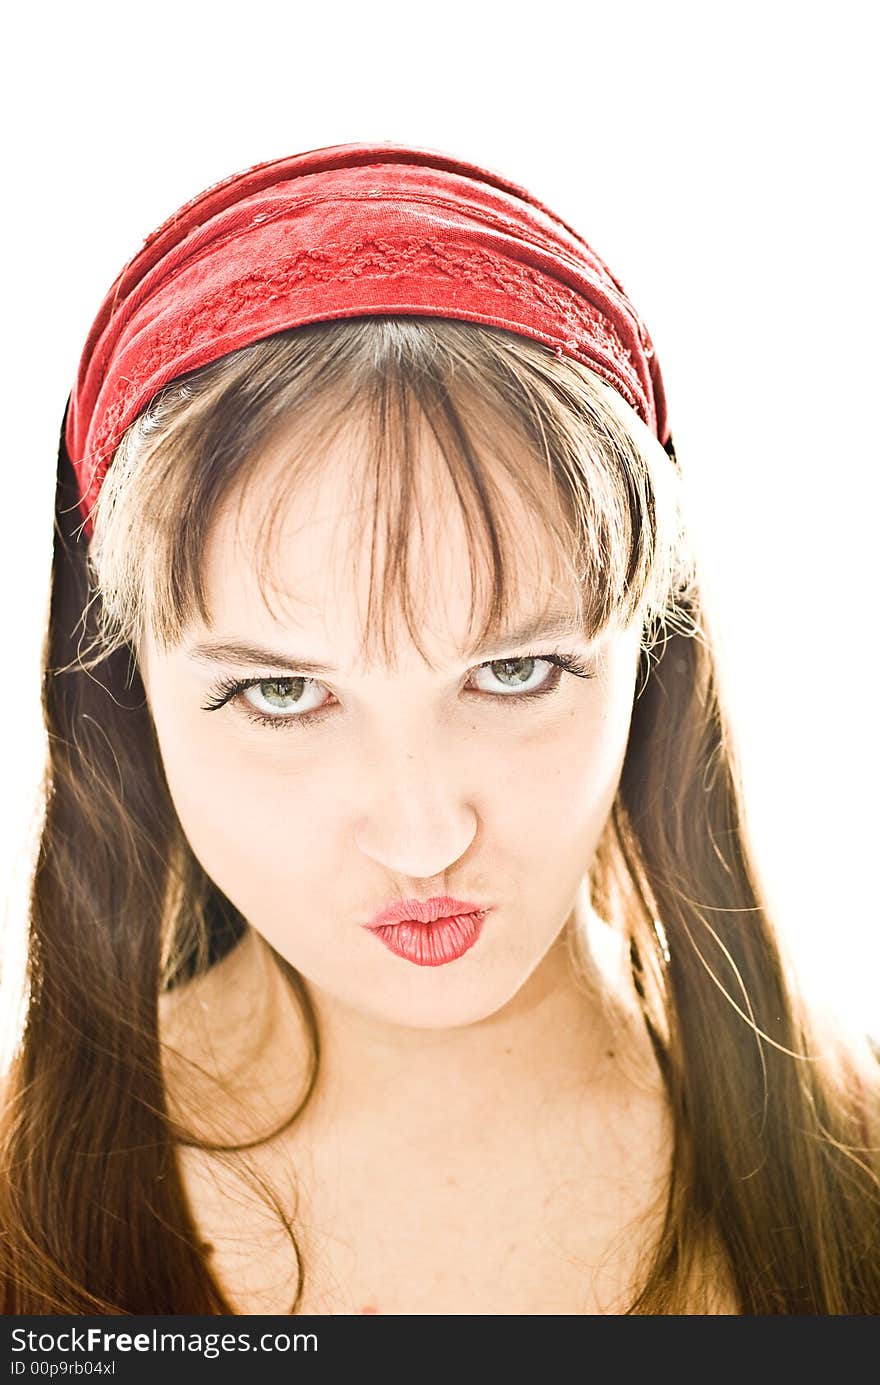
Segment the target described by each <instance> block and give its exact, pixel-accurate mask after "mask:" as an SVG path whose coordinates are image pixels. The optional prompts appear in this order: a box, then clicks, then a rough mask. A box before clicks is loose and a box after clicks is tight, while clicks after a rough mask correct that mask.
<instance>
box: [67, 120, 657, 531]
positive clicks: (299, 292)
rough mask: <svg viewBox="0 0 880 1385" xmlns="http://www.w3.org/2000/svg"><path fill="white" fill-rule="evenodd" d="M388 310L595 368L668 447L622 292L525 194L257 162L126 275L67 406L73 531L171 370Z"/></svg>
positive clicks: (440, 172) (469, 168)
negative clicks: (512, 339) (505, 338)
mask: <svg viewBox="0 0 880 1385" xmlns="http://www.w3.org/2000/svg"><path fill="white" fill-rule="evenodd" d="M378 313H398V314H411V315H417V316H421V317H447V318H461V319H464V320H466V321H469V322H482V323H486V324H488V325H490V326H496V327H504V328H506V329H507V330H508V331H511V332H516V333H519V334H520V335H521V336H525V337H532V338H534V339H535V340H536V341H540V342H545V343H547V344H548V345H550V346H552V347H553V348H554V349H555V351H556V353H557V355H563V354H564V355H569V356H572V357H574V359H575V360H578V361H581V362H582V363H583V364H584V365H588V366H590V367H591V369H593V370H594V371H595V372H596V373H597V374H598V375H600V376H602V377H603V378H604V379H605V380H606V381H607V382H608V383H609V384H610V385H612V386H613V387H614V388H615V389H616V390H617V391H618V392H619V393H620V394H621V395H622V396H623V398H624V399H625V400H626V402H627V403H628V404H629V405H631V407H632V408H633V409H634V410H635V411H636V412H637V413H638V414H639V415H640V416H641V418H642V419H643V420H644V422H645V423H646V424H647V426H648V427H649V428H650V429H651V431H652V432H653V433H655V434H656V436H657V437H658V438H659V440H660V441H661V443H663V444H664V445H665V444H666V443H667V442H668V441H669V428H668V425H667V420H666V400H665V394H664V390H663V381H662V378H661V375H660V367H659V365H658V362H657V358H656V356H655V355H654V350H653V347H652V344H651V339H650V337H649V335H648V331H647V328H646V327H645V326H644V324H643V323H642V322H641V320H640V318H639V316H638V314H637V313H636V311H635V309H634V308H633V306H632V304H631V303H630V301H629V299H628V298H627V296H626V294H625V292H624V290H623V288H622V286H621V284H620V283H619V281H618V280H617V279H615V277H614V276H613V274H612V273H611V271H610V270H609V269H608V268H607V266H606V265H605V264H604V263H603V262H602V260H600V259H599V257H598V255H596V253H595V252H594V251H593V250H591V249H590V247H589V245H587V243H586V241H584V240H582V239H581V237H580V236H579V235H578V234H577V232H576V231H573V230H572V229H571V227H570V226H568V225H566V223H565V222H564V221H561V220H560V219H559V218H558V217H557V216H556V215H555V214H554V213H553V212H551V211H550V210H548V208H546V207H545V206H543V205H542V204H541V203H540V202H538V201H537V200H536V199H535V198H534V197H532V195H531V194H530V193H529V192H527V191H526V190H525V189H524V188H521V187H518V186H517V185H516V184H514V183H511V182H508V181H507V180H506V179H505V178H502V177H501V176H500V175H498V174H497V173H492V172H489V171H487V170H486V169H483V168H478V167H476V166H475V165H474V164H469V163H463V162H462V161H461V160H458V159H453V158H451V157H449V156H448V155H445V154H442V153H439V152H437V151H432V150H424V149H411V148H408V147H407V146H405V145H397V144H379V145H373V144H338V145H331V146H329V147H328V148H325V149H313V150H310V151H308V152H307V153H304V154H295V155H293V156H292V157H290V158H284V159H275V160H272V161H269V162H267V163H262V164H257V165H256V166H255V167H253V168H250V169H247V170H246V171H245V172H243V173H237V174H234V175H233V176H232V177H230V178H226V179H224V180H223V181H222V182H220V183H217V184H215V185H214V186H213V187H211V188H208V189H207V190H206V191H205V192H203V193H201V194H200V195H199V196H197V197H194V198H193V199H192V201H190V202H187V203H186V204H185V205H184V206H183V207H181V208H180V210H179V211H177V212H175V213H174V215H173V216H171V217H169V219H168V220H167V221H166V222H164V223H163V225H162V226H160V227H159V228H158V230H156V231H154V232H153V234H152V235H151V236H149V237H148V238H147V240H146V241H145V242H144V244H143V246H142V248H141V249H140V250H139V251H138V253H137V254H136V255H135V256H134V258H133V259H131V260H130V261H129V263H128V264H127V265H126V266H125V268H124V269H123V270H122V272H121V273H120V274H119V276H118V278H117V279H116V282H115V283H114V285H113V287H112V288H111V289H110V291H109V293H108V294H107V296H106V298H105V299H104V302H103V303H102V305H101V308H100V310H99V312H98V315H97V317H96V319H95V322H94V324H93V326H92V329H91V331H90V332H89V336H88V339H87V341H86V345H85V349H84V351H83V355H82V359H81V361H80V365H79V371H78V373H77V378H76V384H75V387H74V389H73V392H72V394H71V397H70V404H69V408H68V413H67V424H66V429H65V443H66V446H67V452H68V455H69V457H70V460H71V462H72V463H73V467H74V470H75V472H76V475H77V482H78V487H79V495H80V511H81V513H82V515H83V517H84V520H85V522H84V525H83V530H84V532H85V534H86V537H87V538H90V537H91V533H92V526H91V521H90V517H89V516H90V511H91V508H92V506H93V505H94V502H95V500H96V499H97V496H98V493H99V491H100V489H101V482H102V480H103V477H104V474H105V472H106V470H107V467H108V466H109V464H110V461H111V459H112V457H113V453H114V452H115V450H116V448H117V446H118V445H119V442H120V440H121V438H122V435H123V433H124V432H125V430H126V428H127V427H128V426H129V424H130V423H132V422H133V421H134V419H135V418H136V417H137V415H138V414H139V413H140V412H141V410H142V409H144V408H145V407H146V405H147V404H148V403H149V402H150V400H151V399H152V398H153V397H154V395H156V394H157V393H158V392H159V390H160V389H161V388H162V387H163V386H164V385H167V384H168V383H169V382H170V381H171V380H174V379H176V378H177V377H178V376H181V375H185V374H187V373H188V372H189V371H192V370H195V369H196V368H197V367H198V366H203V365H207V364H209V363H210V362H211V361H216V360H217V359H218V358H219V357H221V356H225V355H226V354H227V352H230V351H234V350H236V349H237V348H239V347H242V346H245V345H247V344H249V343H251V342H254V341H259V340H260V339H262V338H263V337H268V336H271V335H272V334H273V333H274V332H281V331H284V330H285V329H286V328H290V327H296V326H299V325H301V324H303V323H307V322H319V321H322V320H327V319H331V318H345V317H359V316H362V315H365V314H378Z"/></svg>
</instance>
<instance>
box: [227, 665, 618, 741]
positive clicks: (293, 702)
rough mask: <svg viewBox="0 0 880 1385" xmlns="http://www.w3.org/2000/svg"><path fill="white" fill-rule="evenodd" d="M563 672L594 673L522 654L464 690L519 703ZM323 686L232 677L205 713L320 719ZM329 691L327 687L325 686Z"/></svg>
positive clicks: (278, 721) (487, 670)
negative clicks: (232, 705)
mask: <svg viewBox="0 0 880 1385" xmlns="http://www.w3.org/2000/svg"><path fill="white" fill-rule="evenodd" d="M564 673H571V674H574V676H575V677H576V678H593V677H595V671H594V669H593V668H592V667H591V666H590V664H589V663H585V662H584V661H583V660H581V659H579V658H578V657H577V656H576V655H572V654H544V655H534V654H529V655H521V656H519V657H518V658H515V659H494V660H492V662H491V663H486V664H480V665H479V666H478V667H477V668H476V669H474V671H473V673H471V674H470V675H469V678H468V684H471V683H472V682H474V681H475V682H476V686H475V687H473V688H471V687H468V686H467V685H466V688H465V690H466V691H474V692H476V693H477V694H478V695H479V696H481V697H484V698H486V699H487V700H488V701H489V702H490V703H491V702H496V703H498V704H499V705H500V704H501V703H502V702H506V703H510V704H520V703H523V702H527V701H530V700H532V699H534V698H538V697H545V696H548V695H550V694H552V693H555V692H557V691H558V689H559V688H560V686H561V684H562V681H563V675H564ZM321 688H323V684H322V683H319V682H318V681H317V680H316V679H314V678H305V677H302V676H299V677H285V678H249V679H246V680H244V681H240V680H238V681H237V680H235V679H230V680H227V681H226V682H224V683H221V684H220V686H219V687H218V688H217V689H216V692H215V695H214V697H213V698H212V699H210V700H209V702H208V703H207V705H206V706H205V707H204V709H203V710H204V711H206V712H209V711H216V710H217V709H218V708H220V707H223V706H225V705H226V703H227V702H232V701H233V700H237V699H240V700H241V702H242V703H243V704H244V708H245V715H246V716H247V718H248V720H249V721H253V722H256V723H258V724H259V725H261V726H272V727H275V728H277V727H282V726H292V725H294V724H296V725H298V726H307V725H309V724H310V723H311V722H316V721H319V720H321V719H322V718H323V717H324V716H326V715H327V714H328V712H329V711H330V710H332V707H331V706H330V705H329V704H328V703H327V701H326V699H325V700H323V701H322V700H321V696H320V691H319V690H320V689H321ZM325 692H326V689H325Z"/></svg>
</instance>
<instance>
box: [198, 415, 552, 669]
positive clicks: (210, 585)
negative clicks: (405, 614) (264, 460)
mask: <svg viewBox="0 0 880 1385" xmlns="http://www.w3.org/2000/svg"><path fill="white" fill-rule="evenodd" d="M422 445H423V446H426V447H430V442H426V443H424V444H422ZM275 460H277V458H276V459H275ZM359 460H360V459H359V458H357V457H355V456H354V455H353V452H352V442H351V440H350V439H348V438H346V437H345V436H344V435H340V436H339V437H338V438H337V439H336V440H335V441H334V443H333V444H332V445H331V446H329V447H328V448H327V450H326V455H325V456H324V457H323V458H322V462H321V465H320V466H319V467H317V468H314V469H312V470H311V471H310V472H309V473H308V474H306V475H305V476H304V477H303V478H302V482H301V484H295V485H287V486H285V485H284V484H283V482H282V484H281V485H280V486H279V484H278V483H279V476H280V471H279V468H278V467H275V466H268V467H263V468H262V469H261V470H260V471H258V472H256V473H255V474H254V475H253V476H252V477H250V478H249V482H248V485H247V487H246V489H245V490H244V491H243V492H242V493H241V495H240V496H239V497H237V499H236V503H235V504H231V505H227V506H226V507H224V509H223V510H222V511H221V513H220V514H219V515H218V516H217V519H216V522H215V524H214V526H213V530H212V533H211V535H210V539H209V542H208V545H207V549H206V560H205V586H206V593H207V598H208V609H209V611H210V613H211V617H212V622H211V623H212V626H213V627H215V628H218V629H219V628H223V629H227V628H230V627H231V628H233V629H236V630H238V631H248V630H253V629H254V627H255V626H256V627H257V628H259V629H262V630H263V631H264V633H266V634H269V633H270V632H273V629H274V633H275V634H276V637H277V634H278V632H279V630H280V631H283V630H284V629H286V628H288V627H289V628H290V629H291V630H293V631H301V632H304V633H305V634H307V635H309V636H311V637H313V642H314V641H323V642H324V643H325V645H326V648H327V649H328V650H329V649H331V648H332V649H336V650H337V651H338V649H339V645H340V643H341V644H343V645H344V647H345V649H347V650H348V649H354V648H357V647H360V644H361V640H362V632H363V630H364V626H365V623H366V617H367V608H368V604H369V601H370V593H371V589H373V590H374V589H375V588H376V587H377V586H378V587H380V588H381V587H382V586H383V585H384V579H385V577H386V576H387V574H388V572H389V569H390V568H391V567H392V566H393V565H395V564H396V565H397V566H398V567H399V566H400V564H401V563H402V564H403V567H404V569H405V577H406V581H405V586H406V592H405V598H406V602H407V604H408V605H409V607H410V609H412V610H414V612H415V618H416V621H417V623H418V625H419V627H420V629H421V630H423V631H425V632H427V634H428V635H429V637H430V638H431V640H432V641H433V640H435V639H436V641H437V644H438V648H446V649H447V650H448V651H449V652H451V651H452V650H456V649H461V648H464V647H465V646H466V644H467V641H468V639H469V637H470V635H471V633H472V631H473V630H474V628H477V629H481V628H482V627H483V625H484V623H485V621H486V610H487V605H488V604H489V603H490V598H491V594H492V587H493V578H492V553H491V543H490V542H489V540H488V535H487V534H486V533H485V532H483V528H484V526H483V525H482V524H478V525H477V527H476V532H474V531H473V529H471V530H469V528H468V525H467V524H466V522H465V518H464V515H463V513H462V507H461V503H460V501H459V499H458V497H457V494H456V490H455V487H454V485H453V483H452V480H451V478H450V476H449V474H448V472H447V471H446V469H445V468H444V467H443V466H442V465H439V466H438V465H437V458H436V456H425V457H424V462H425V465H424V467H422V465H421V463H422V456H421V455H420V457H419V467H418V469H417V471H418V486H417V493H416V498H415V503H414V505H413V507H412V510H411V512H410V515H411V522H410V523H409V524H408V526H407V532H406V533H401V532H398V531H396V530H395V527H394V524H393V516H392V517H389V516H387V515H382V514H381V513H380V514H379V515H378V516H377V514H376V500H375V496H371V495H370V494H369V493H367V494H366V496H365V494H364V491H365V488H364V486H363V484H362V477H361V475H360V474H359V473H358V471H357V464H358V462H359ZM497 471H498V472H499V473H500V474H499V475H497V476H495V477H493V483H494V485H495V488H496V490H497V494H496V496H495V500H494V503H493V505H492V509H493V513H494V515H495V518H496V524H497V527H498V542H499V544H500V545H501V548H502V550H503V567H504V584H503V585H504V591H503V600H504V607H505V615H504V618H503V621H502V622H501V623H502V624H507V623H508V621H509V622H510V623H511V624H513V625H515V624H517V622H518V621H521V620H527V619H528V618H529V617H530V616H531V615H533V614H534V613H535V612H536V611H540V610H541V609H542V608H543V605H544V604H551V605H552V606H553V607H554V608H560V607H564V606H565V605H566V603H567V604H568V605H569V606H572V605H574V606H576V605H577V603H578V594H577V592H576V590H574V589H573V588H574V584H573V582H572V580H571V577H570V576H567V575H566V573H567V571H568V570H567V568H566V565H565V563H564V561H562V554H561V552H560V541H559V537H558V535H556V534H555V533H553V532H550V531H549V530H548V528H547V526H546V524H544V523H543V522H542V521H541V517H540V516H538V515H536V514H535V512H534V509H533V508H530V507H529V506H528V505H527V504H526V503H525V502H524V501H523V499H522V498H521V497H520V496H519V494H518V493H517V491H516V488H515V487H514V486H513V484H512V483H511V481H510V480H509V478H507V477H506V476H505V475H504V474H503V469H502V468H497ZM367 492H368V488H367ZM389 521H390V522H389ZM475 547H476V553H475V552H474V548H475ZM374 600H375V597H374ZM496 623H497V622H496ZM392 624H393V629H394V631H395V632H397V631H398V630H399V631H400V634H401V636H403V634H404V631H403V628H402V624H403V623H402V622H401V621H398V620H394V621H393V622H392ZM327 641H330V643H329V644H327V643H326V642H327Z"/></svg>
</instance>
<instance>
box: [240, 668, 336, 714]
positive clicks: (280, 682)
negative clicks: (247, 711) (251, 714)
mask: <svg viewBox="0 0 880 1385" xmlns="http://www.w3.org/2000/svg"><path fill="white" fill-rule="evenodd" d="M308 683H311V684H313V685H314V686H315V687H316V688H317V687H321V686H322V685H321V684H320V683H317V682H316V680H315V679H314V678H262V679H261V680H260V681H259V683H249V684H246V685H245V687H244V688H243V689H242V695H243V697H244V700H245V702H246V703H248V705H249V706H250V707H252V708H253V709H254V711H256V712H261V713H264V714H267V713H268V715H269V716H272V714H273V713H275V714H277V715H279V716H280V715H281V714H283V713H284V712H291V711H295V713H296V717H297V719H298V718H299V717H301V716H305V714H306V713H307V712H313V711H316V710H317V706H318V704H313V705H310V704H309V699H308V696H306V698H305V699H304V698H303V689H304V688H305V686H306V684H308ZM251 693H256V694H257V695H258V697H257V700H255V701H252V700H251V697H250V696H249V694H251Z"/></svg>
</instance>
